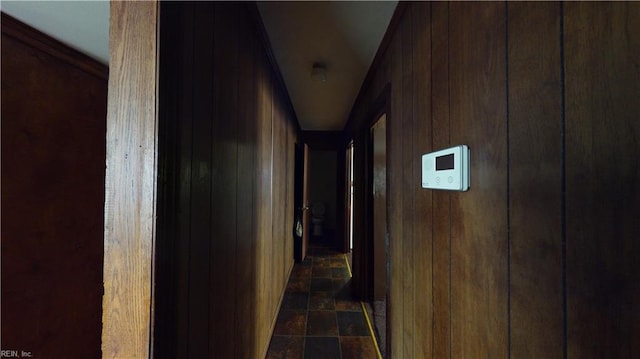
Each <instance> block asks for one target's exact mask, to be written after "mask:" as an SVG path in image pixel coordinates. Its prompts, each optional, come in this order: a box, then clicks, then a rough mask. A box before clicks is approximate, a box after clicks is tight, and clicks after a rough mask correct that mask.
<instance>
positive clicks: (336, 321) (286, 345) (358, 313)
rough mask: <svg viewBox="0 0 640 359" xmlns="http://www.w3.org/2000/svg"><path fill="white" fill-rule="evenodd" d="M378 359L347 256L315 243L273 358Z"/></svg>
mask: <svg viewBox="0 0 640 359" xmlns="http://www.w3.org/2000/svg"><path fill="white" fill-rule="evenodd" d="M376 357H377V355H376V347H375V346H374V342H373V340H372V339H371V331H370V326H369V325H368V320H367V319H366V318H365V315H364V314H363V312H362V306H361V304H360V302H359V301H358V300H355V299H354V298H353V297H352V295H351V272H350V269H349V267H348V264H347V260H346V255H345V254H343V253H339V252H336V251H334V250H332V249H330V248H328V247H326V246H324V245H322V244H320V243H314V242H313V241H312V242H311V248H310V250H309V255H308V256H307V258H306V259H305V260H304V261H303V262H302V263H296V264H295V266H294V267H293V270H292V273H291V277H290V278H289V282H288V283H287V289H286V292H285V294H284V298H283V300H282V306H281V308H280V313H279V314H278V319H277V322H276V325H275V328H274V331H273V337H272V338H271V343H270V345H269V351H268V352H267V358H268V359H275V358H278V359H281V358H292V359H293V358H305V359H311V358H331V359H334V358H336V359H339V358H342V359H349V358H354V359H355V358H358V359H368V358H371V359H375V358H376Z"/></svg>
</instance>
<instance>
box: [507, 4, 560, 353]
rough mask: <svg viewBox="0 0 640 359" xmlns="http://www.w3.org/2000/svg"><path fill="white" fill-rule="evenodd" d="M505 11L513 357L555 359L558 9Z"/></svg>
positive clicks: (557, 321)
mask: <svg viewBox="0 0 640 359" xmlns="http://www.w3.org/2000/svg"><path fill="white" fill-rule="evenodd" d="M507 6H508V18H509V21H508V24H509V28H508V29H507V31H508V61H509V63H508V68H509V73H508V77H509V94H508V96H509V108H508V111H509V140H508V141H509V179H510V180H509V208H510V239H511V246H510V248H511V266H510V270H511V281H510V288H509V289H510V296H511V307H510V308H511V333H510V336H511V355H513V356H514V357H518V358H521V357H522V358H558V357H562V353H563V335H564V333H563V323H562V223H561V220H562V203H561V201H562V138H561V134H562V87H561V60H560V4H559V3H552V2H548V3H525V2H522V3H508V4H507ZM533 44H536V46H532V45H533ZM534 198H535V200H534Z"/></svg>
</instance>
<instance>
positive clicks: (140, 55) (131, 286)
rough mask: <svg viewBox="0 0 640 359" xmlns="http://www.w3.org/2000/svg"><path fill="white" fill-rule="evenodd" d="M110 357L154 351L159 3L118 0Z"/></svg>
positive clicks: (107, 254)
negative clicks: (153, 293) (152, 349)
mask: <svg viewBox="0 0 640 359" xmlns="http://www.w3.org/2000/svg"><path fill="white" fill-rule="evenodd" d="M110 21H111V26H110V34H109V36H110V62H109V64H110V72H109V94H108V106H107V163H106V165H107V168H106V179H105V182H106V183H105V232H104V296H103V315H102V322H103V323H102V356H103V357H104V358H146V357H149V356H150V354H151V353H150V351H149V350H150V348H151V346H150V341H151V335H152V333H151V330H150V329H151V319H152V310H153V303H152V278H153V277H152V272H153V267H152V264H153V255H154V246H155V230H156V219H155V216H156V175H157V164H156V158H157V155H156V153H157V132H156V131H157V125H158V121H157V111H156V105H157V98H156V90H157V57H156V51H157V47H156V39H157V32H156V26H157V24H158V9H157V3H156V2H113V3H112V4H111V20H110Z"/></svg>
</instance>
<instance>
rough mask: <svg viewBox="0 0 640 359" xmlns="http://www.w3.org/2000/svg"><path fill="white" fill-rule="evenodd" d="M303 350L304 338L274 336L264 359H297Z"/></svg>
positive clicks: (300, 356)
mask: <svg viewBox="0 0 640 359" xmlns="http://www.w3.org/2000/svg"><path fill="white" fill-rule="evenodd" d="M303 350H304V337H299V336H295V337H293V336H282V335H274V336H273V337H272V338H271V343H270V344H269V350H268V351H267V357H266V359H299V358H302V355H303V353H304V352H303Z"/></svg>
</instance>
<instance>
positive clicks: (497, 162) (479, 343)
mask: <svg viewBox="0 0 640 359" xmlns="http://www.w3.org/2000/svg"><path fill="white" fill-rule="evenodd" d="M504 6H505V4H504V3H490V4H486V3H485V4H481V3H451V4H450V17H449V21H450V28H449V46H450V48H449V61H450V63H449V66H450V71H449V76H450V77H449V85H450V94H451V98H450V99H449V100H450V104H455V105H454V106H451V113H450V116H451V118H450V120H451V133H450V136H451V137H450V141H451V144H452V145H458V144H467V145H468V146H469V148H470V150H471V156H472V161H471V169H470V170H471V190H470V191H469V192H464V193H453V194H452V195H451V237H452V241H451V285H452V288H451V325H452V338H453V340H452V356H453V357H454V358H459V357H472V356H475V357H485V358H494V357H504V356H506V354H507V324H508V322H507V314H508V308H507V289H508V288H507V188H506V185H507V143H506V140H507V138H506V134H507V131H506V124H507V118H506V101H505V97H506V89H505V85H506V78H505V76H506V71H505V69H506V68H505V63H504V62H505V36H504V34H505V18H504V14H505V9H504Z"/></svg>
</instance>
